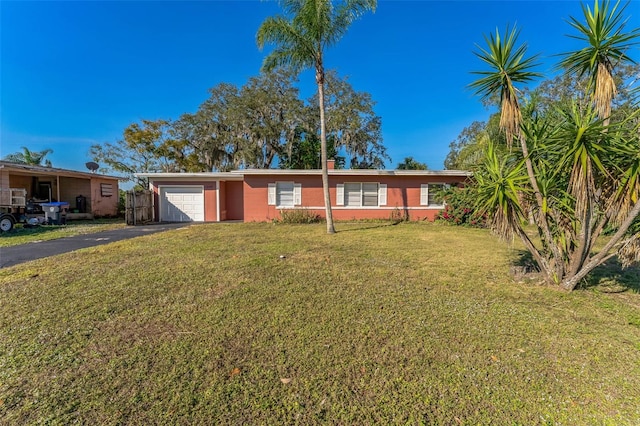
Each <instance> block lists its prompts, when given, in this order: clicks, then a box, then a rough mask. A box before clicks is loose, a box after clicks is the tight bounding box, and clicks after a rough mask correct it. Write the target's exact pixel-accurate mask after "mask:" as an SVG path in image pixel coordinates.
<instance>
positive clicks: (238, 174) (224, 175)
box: [135, 169, 473, 180]
mask: <svg viewBox="0 0 640 426" xmlns="http://www.w3.org/2000/svg"><path fill="white" fill-rule="evenodd" d="M321 173H322V171H321V170H319V169H311V170H298V169H296V170H291V169H286V170H285V169H245V170H234V171H231V172H218V173H215V172H203V173H136V174H135V176H137V177H148V178H152V179H162V178H170V179H189V178H191V179H193V178H198V179H220V180H225V179H227V180H242V179H243V178H244V176H245V175H267V176H288V175H296V176H300V175H303V176H304V175H311V176H313V175H320V174H321ZM329 175H332V176H458V177H469V176H472V175H473V173H471V172H467V171H464V170H370V169H332V170H329Z"/></svg>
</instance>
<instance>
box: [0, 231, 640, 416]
mask: <svg viewBox="0 0 640 426" xmlns="http://www.w3.org/2000/svg"><path fill="white" fill-rule="evenodd" d="M337 228H338V231H339V232H338V234H336V235H334V236H328V235H326V234H325V226H324V225H323V224H319V225H274V224H233V225H224V224H222V225H221V224H212V225H198V226H191V227H189V228H184V229H179V230H174V231H168V232H164V233H160V234H154V235H149V236H145V237H141V238H137V239H132V240H127V241H121V242H117V243H113V244H109V245H104V246H99V247H95V248H92V249H86V250H81V251H78V252H75V253H69V254H65V255H61V256H58V257H56V259H55V262H52V261H51V259H42V260H38V261H34V262H29V263H26V264H23V265H19V266H16V267H12V268H6V269H2V270H0V423H4V424H25V423H52V424H70V423H83V424H114V425H115V424H123V423H126V424H140V425H143V424H144V425H146V424H216V425H219V424H233V425H237V424H274V425H276V424H278V425H279V424H323V423H327V424H447V425H449V424H453V425H458V424H461V425H476V424H489V423H491V424H526V425H531V424H570V425H581V424H589V425H590V424H611V425H637V424H640V294H639V293H638V292H637V287H633V285H634V282H635V281H634V280H635V278H633V276H634V275H629V274H635V277H640V271H638V269H634V270H632V271H631V272H630V271H627V272H625V274H627V275H625V277H627V278H625V280H626V281H622V282H619V283H617V284H616V285H617V291H618V292H617V293H607V292H606V290H607V289H609V288H611V283H610V282H607V286H606V287H602V286H598V285H596V286H593V287H589V288H588V289H585V290H580V291H577V292H574V293H571V294H567V293H564V292H560V291H558V290H555V289H551V288H548V287H544V286H540V285H537V284H535V283H533V282H529V281H528V280H527V279H526V278H524V279H523V282H517V281H515V280H514V279H513V278H512V274H511V272H510V271H511V270H512V268H513V264H514V262H516V261H517V260H518V258H519V256H520V254H521V253H520V252H518V251H517V250H515V249H509V248H508V247H506V246H505V245H503V244H502V243H500V242H498V241H496V240H495V239H494V238H493V237H491V236H490V235H489V234H488V233H487V231H485V230H477V229H464V228H455V227H448V226H441V225H434V224H424V223H412V224H405V223H403V224H399V225H397V226H389V225H386V224H381V223H379V224H375V223H371V224H354V225H346V224H338V226H337ZM611 275H612V274H607V277H608V278H607V279H612V278H611ZM628 277H631V278H630V279H629V278H628ZM621 290H626V291H622V292H620V291H621Z"/></svg>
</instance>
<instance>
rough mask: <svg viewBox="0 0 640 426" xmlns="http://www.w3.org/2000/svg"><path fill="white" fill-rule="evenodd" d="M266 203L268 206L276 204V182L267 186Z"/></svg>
mask: <svg viewBox="0 0 640 426" xmlns="http://www.w3.org/2000/svg"><path fill="white" fill-rule="evenodd" d="M267 204H268V205H270V206H275V205H276V184H275V183H270V184H269V187H268V196H267Z"/></svg>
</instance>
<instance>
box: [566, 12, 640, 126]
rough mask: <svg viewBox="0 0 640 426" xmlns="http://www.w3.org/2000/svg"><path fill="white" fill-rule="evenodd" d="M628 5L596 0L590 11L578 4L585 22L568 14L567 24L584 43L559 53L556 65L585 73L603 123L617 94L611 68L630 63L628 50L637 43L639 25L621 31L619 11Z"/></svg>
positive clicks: (580, 74) (623, 21)
mask: <svg viewBox="0 0 640 426" xmlns="http://www.w3.org/2000/svg"><path fill="white" fill-rule="evenodd" d="M628 5H629V3H626V4H625V5H624V6H622V7H620V8H619V6H620V2H619V1H617V2H616V3H615V4H614V5H613V6H612V5H611V2H610V1H609V0H601V1H600V2H598V1H597V0H596V2H595V3H594V5H593V10H591V8H590V7H589V6H586V5H584V4H583V5H581V6H582V13H583V14H584V17H585V20H586V22H585V23H583V22H580V21H578V20H577V19H576V18H574V17H571V19H570V20H569V24H570V25H571V26H572V27H573V28H575V29H576V30H578V34H577V35H572V36H570V37H572V38H575V39H578V40H581V41H583V42H585V43H586V46H585V47H584V48H582V49H580V50H578V51H576V52H569V53H564V54H562V56H564V59H563V60H562V61H561V62H560V64H559V67H560V68H564V69H565V71H566V72H567V73H569V74H574V73H575V74H577V75H578V76H579V77H582V76H584V75H585V74H586V75H587V76H588V78H589V85H590V89H591V95H592V99H593V103H594V106H595V109H596V112H597V113H598V116H599V117H600V118H602V119H603V120H606V121H605V123H608V119H609V116H610V115H611V102H612V101H613V99H614V98H615V96H616V94H617V88H616V83H615V80H614V78H613V70H614V68H615V67H617V66H622V65H624V64H625V63H634V61H633V60H632V59H631V58H630V57H629V56H628V53H629V51H630V50H631V48H632V47H633V46H634V45H637V44H638V40H637V39H638V36H640V28H636V29H633V30H631V31H629V32H626V33H625V32H623V30H624V27H625V24H626V20H625V19H624V17H623V15H622V13H623V12H624V10H625V9H626V8H627V6H628Z"/></svg>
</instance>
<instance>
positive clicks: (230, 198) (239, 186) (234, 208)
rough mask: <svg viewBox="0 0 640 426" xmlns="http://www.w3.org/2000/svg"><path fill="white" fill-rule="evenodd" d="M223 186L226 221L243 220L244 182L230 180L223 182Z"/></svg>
mask: <svg viewBox="0 0 640 426" xmlns="http://www.w3.org/2000/svg"><path fill="white" fill-rule="evenodd" d="M224 184H225V192H226V194H225V197H224V199H225V202H226V210H227V220H243V219H244V215H245V212H244V196H243V193H244V182H241V181H232V180H230V181H227V182H224ZM221 198H222V197H221Z"/></svg>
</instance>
